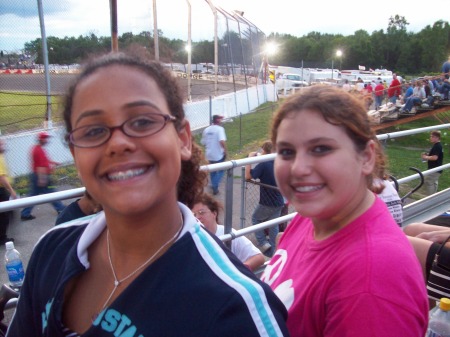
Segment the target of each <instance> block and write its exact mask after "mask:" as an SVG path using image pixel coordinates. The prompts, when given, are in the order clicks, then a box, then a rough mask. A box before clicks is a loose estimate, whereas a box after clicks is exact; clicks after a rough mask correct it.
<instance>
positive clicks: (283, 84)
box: [275, 74, 309, 90]
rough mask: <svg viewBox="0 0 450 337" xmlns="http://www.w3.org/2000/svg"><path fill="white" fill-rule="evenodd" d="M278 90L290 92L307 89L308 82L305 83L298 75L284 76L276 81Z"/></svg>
mask: <svg viewBox="0 0 450 337" xmlns="http://www.w3.org/2000/svg"><path fill="white" fill-rule="evenodd" d="M275 83H276V86H277V89H278V90H284V89H286V90H290V89H292V88H299V87H307V86H308V85H309V84H308V82H306V81H304V80H303V79H302V77H301V76H300V75H298V74H283V75H282V76H281V77H280V78H278V79H277V80H276V82H275Z"/></svg>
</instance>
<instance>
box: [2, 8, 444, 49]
mask: <svg viewBox="0 0 450 337" xmlns="http://www.w3.org/2000/svg"><path fill="white" fill-rule="evenodd" d="M37 1H38V0H36V1H30V0H1V1H0V50H4V51H16V52H17V51H20V50H21V49H23V45H24V43H25V42H29V41H33V40H35V39H37V38H39V37H40V36H41V32H40V24H39V15H38V8H37ZM41 1H42V6H43V12H44V22H45V33H46V35H47V37H48V36H57V37H60V38H63V37H65V36H75V37H78V36H79V35H87V34H90V33H94V34H96V35H97V36H109V35H110V16H109V14H110V13H109V12H110V9H109V1H108V0H63V1H62V0H41ZM212 1H213V3H214V4H215V5H218V6H221V7H222V8H224V9H226V10H229V11H232V10H238V11H243V12H244V17H245V18H246V19H247V20H249V21H250V22H252V23H253V24H254V25H255V26H257V27H258V28H259V29H260V30H261V31H262V32H264V33H265V34H266V35H269V34H270V33H280V34H291V35H293V36H297V37H301V36H304V35H306V34H308V33H310V32H312V31H315V32H320V33H329V34H342V35H351V34H353V33H354V32H355V31H357V30H360V29H363V30H366V31H367V32H368V33H369V34H371V33H372V32H373V31H376V30H381V29H383V30H384V31H386V29H387V26H388V23H389V18H390V17H391V16H394V15H396V14H398V15H400V16H404V17H405V18H406V20H407V21H408V22H409V25H408V26H407V30H408V31H412V32H418V31H420V30H422V29H423V28H425V27H426V26H427V25H430V26H431V25H433V24H434V23H435V22H436V21H438V20H444V21H447V22H448V21H449V19H448V17H445V15H444V12H445V11H443V10H440V9H442V8H446V7H447V8H448V3H449V2H448V0H433V6H432V8H433V9H432V10H431V9H430V8H428V9H424V8H425V7H423V6H422V7H421V6H415V5H413V3H412V2H411V0H377V1H375V2H362V1H360V0H341V1H334V0H333V1H332V0H323V1H320V2H319V1H318V2H315V1H295V0H212ZM190 4H191V18H192V19H191V36H192V40H193V41H194V42H197V41H201V40H209V41H212V40H213V37H214V18H213V14H212V11H211V8H210V7H209V5H208V4H207V3H206V1H205V0H190ZM117 5H118V13H119V14H118V33H119V35H121V34H123V33H125V32H132V33H134V34H138V33H140V32H142V31H153V26H154V19H153V0H117ZM156 7H157V16H156V18H157V24H158V28H159V29H160V30H162V32H163V35H164V36H165V37H167V38H170V39H175V38H177V39H181V40H187V36H188V1H187V0H156Z"/></svg>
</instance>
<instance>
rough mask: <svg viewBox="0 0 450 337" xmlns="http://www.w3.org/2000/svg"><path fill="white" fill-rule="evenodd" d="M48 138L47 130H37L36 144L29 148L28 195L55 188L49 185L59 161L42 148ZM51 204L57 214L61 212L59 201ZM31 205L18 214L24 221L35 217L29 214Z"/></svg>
mask: <svg viewBox="0 0 450 337" xmlns="http://www.w3.org/2000/svg"><path fill="white" fill-rule="evenodd" d="M49 138H50V135H49V134H48V133H47V132H45V131H42V132H39V134H38V144H36V145H35V146H33V149H32V150H31V162H32V170H33V173H32V174H31V177H30V180H31V191H30V196H35V195H39V194H47V193H52V192H55V189H54V188H53V187H50V186H51V185H52V173H53V170H54V168H55V167H56V166H58V165H59V163H58V162H56V161H53V160H51V159H50V158H49V157H48V154H47V152H46V151H45V149H44V147H45V145H47V144H48V139H49ZM52 206H53V208H54V209H55V211H56V212H57V213H58V214H59V213H61V212H62V210H63V209H64V207H65V206H64V204H63V203H62V202H61V201H53V202H52ZM33 207H34V206H30V207H26V208H24V209H23V210H22V212H21V214H20V219H22V220H24V221H26V220H33V219H35V218H36V217H35V216H34V215H32V214H31V211H32V210H33Z"/></svg>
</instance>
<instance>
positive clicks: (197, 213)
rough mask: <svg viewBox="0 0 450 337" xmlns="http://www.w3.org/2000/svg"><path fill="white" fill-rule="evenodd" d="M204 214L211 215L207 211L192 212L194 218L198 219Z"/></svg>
mask: <svg viewBox="0 0 450 337" xmlns="http://www.w3.org/2000/svg"><path fill="white" fill-rule="evenodd" d="M206 213H211V211H210V210H208V209H201V210H199V211H197V212H192V214H194V216H195V217H196V218H198V216H199V215H203V214H206Z"/></svg>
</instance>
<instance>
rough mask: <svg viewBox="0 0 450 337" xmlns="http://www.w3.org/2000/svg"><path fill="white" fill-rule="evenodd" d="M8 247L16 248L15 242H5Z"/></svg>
mask: <svg viewBox="0 0 450 337" xmlns="http://www.w3.org/2000/svg"><path fill="white" fill-rule="evenodd" d="M5 246H6V249H14V242H12V241H8V242H6V243H5Z"/></svg>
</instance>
